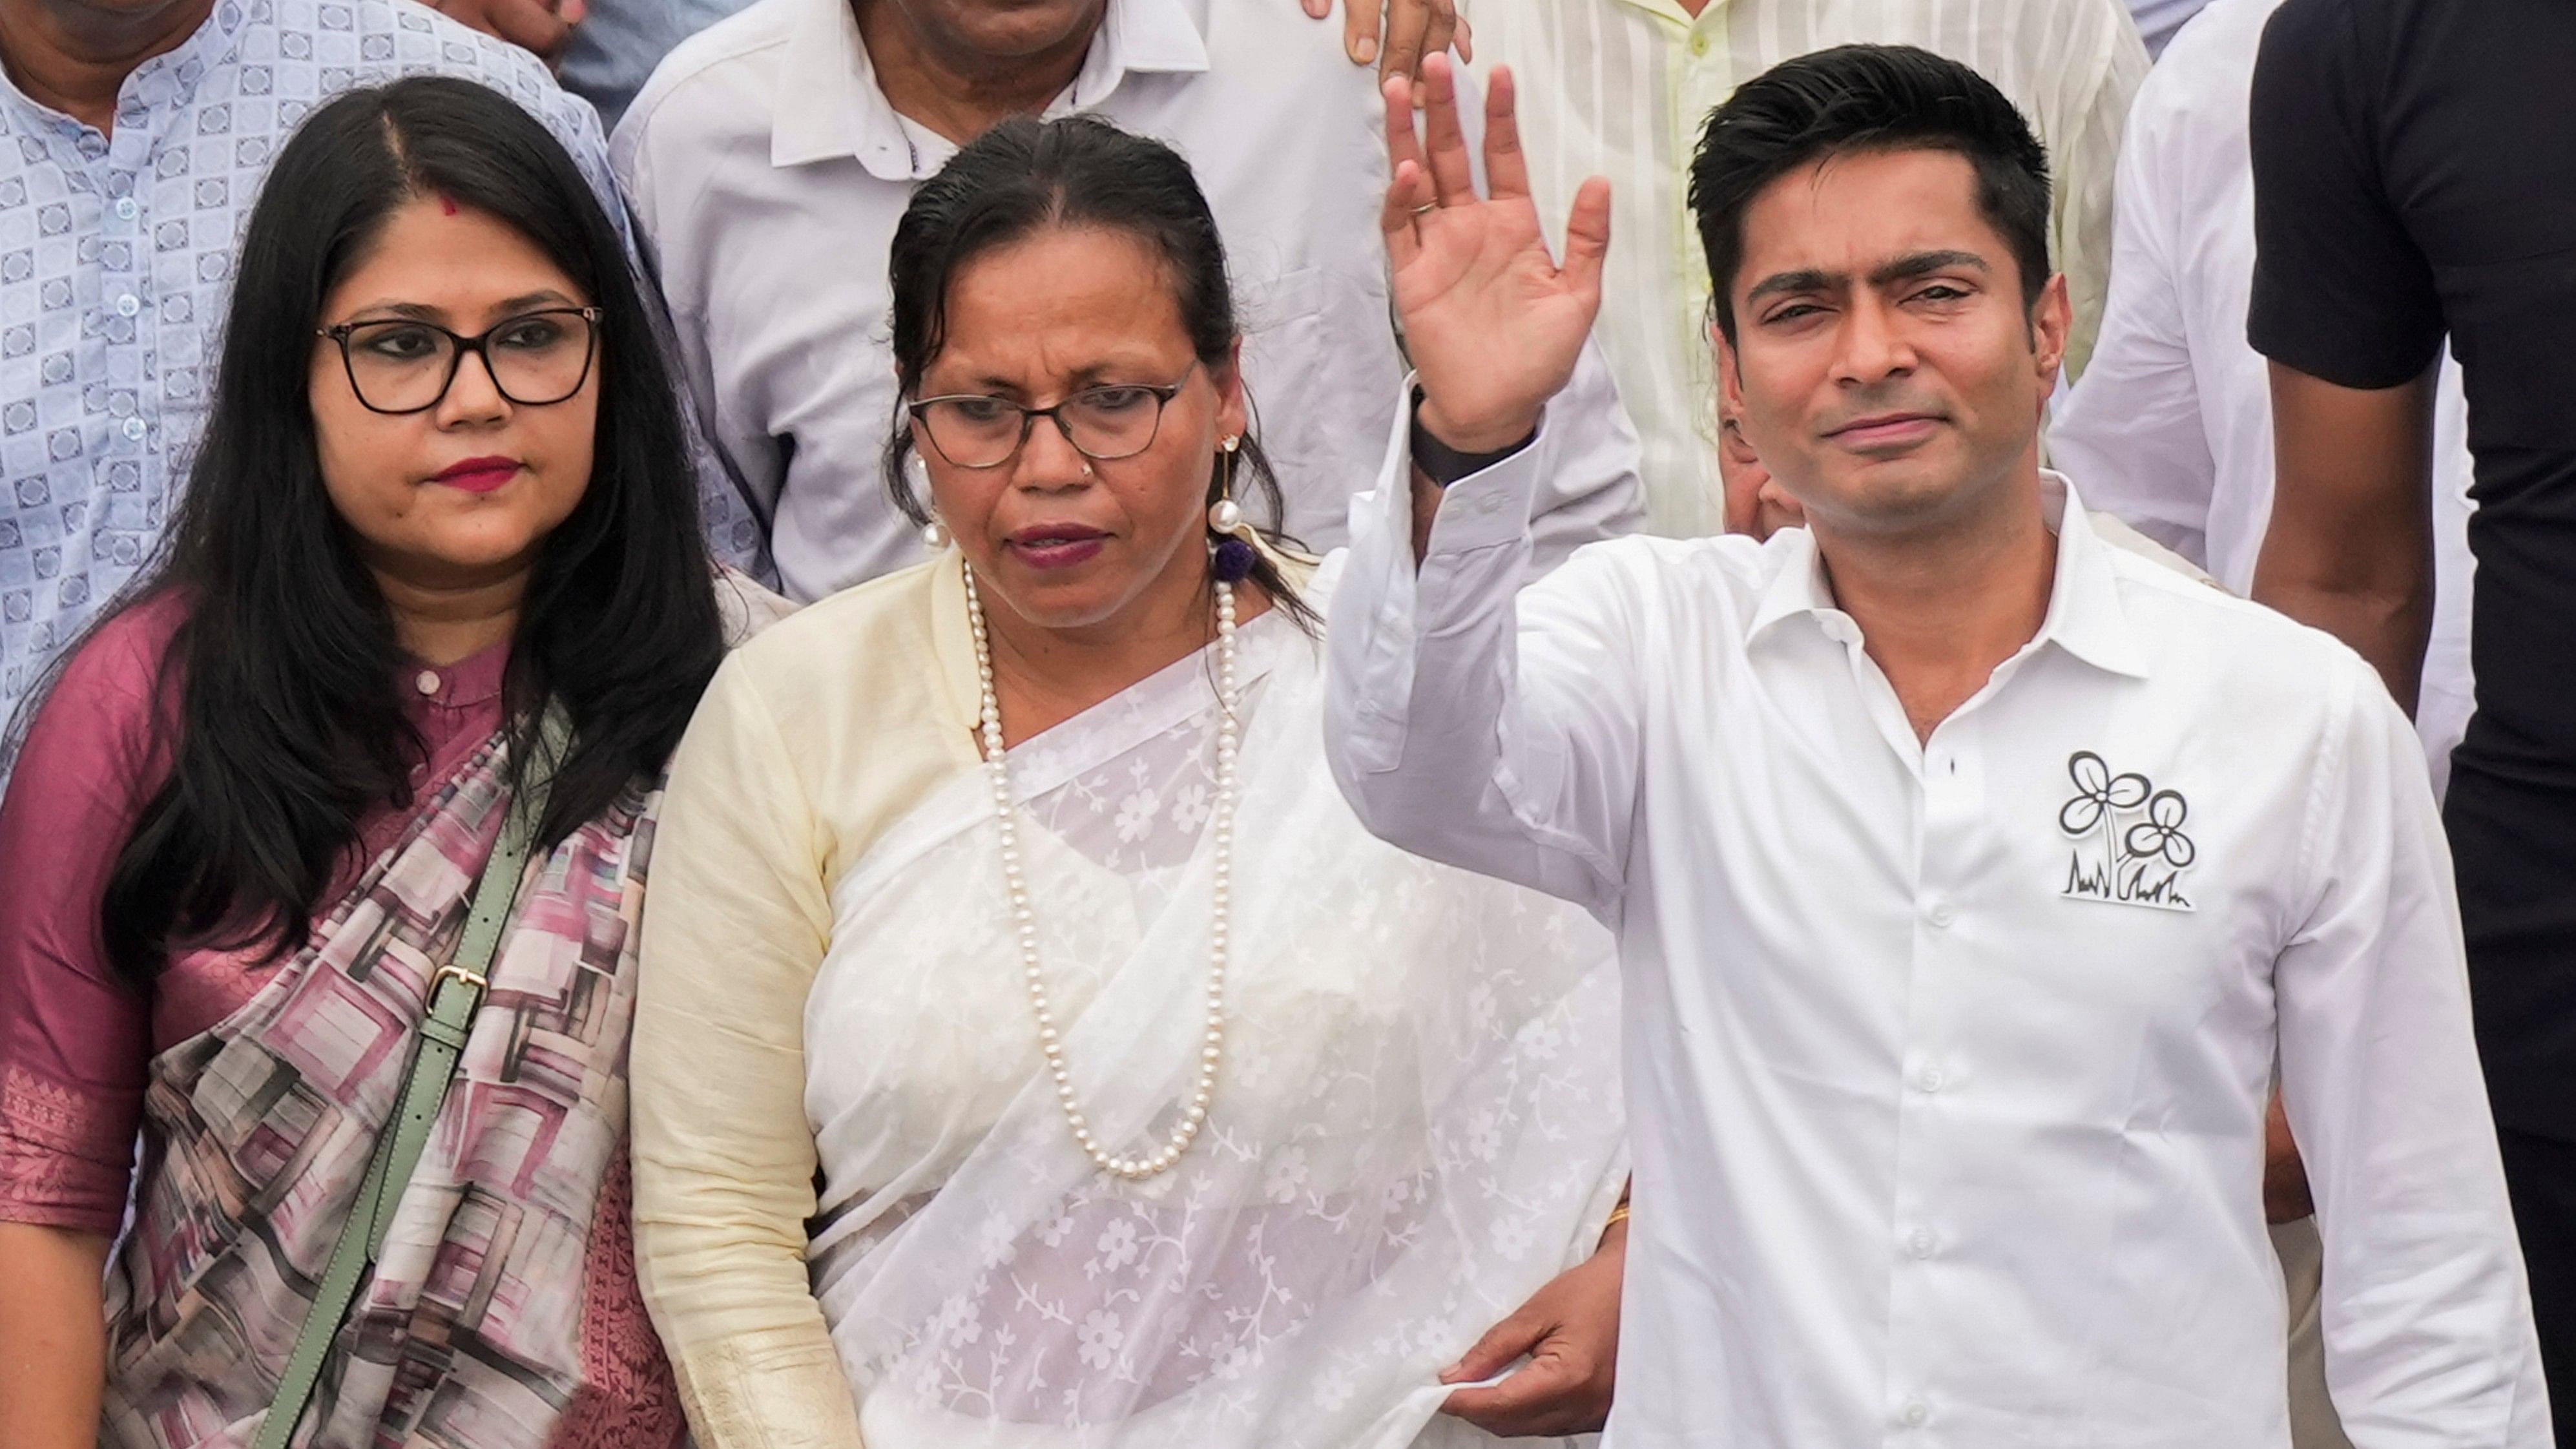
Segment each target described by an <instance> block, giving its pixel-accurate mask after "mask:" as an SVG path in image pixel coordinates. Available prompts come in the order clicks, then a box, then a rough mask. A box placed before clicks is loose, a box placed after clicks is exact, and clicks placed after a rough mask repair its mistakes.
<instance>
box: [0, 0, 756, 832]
mask: <svg viewBox="0 0 2576 1449" xmlns="http://www.w3.org/2000/svg"><path fill="white" fill-rule="evenodd" d="M191 3H194V4H196V5H198V6H200V7H202V8H203V9H204V11H205V19H204V21H203V22H202V23H201V24H199V25H198V26H197V27H196V28H195V30H194V32H193V33H191V34H188V35H186V36H185V38H184V39H182V40H181V41H180V42H179V43H178V45H177V46H176V47H175V48H172V49H169V50H166V51H164V52H162V53H161V54H158V55H155V56H153V57H152V58H151V59H149V60H146V61H144V62H143V63H142V64H141V65H139V66H137V67H135V69H134V70H133V71H132V73H131V74H129V75H128V76H127V77H126V78H125V80H124V83H123V85H122V87H121V88H120V90H119V91H118V95H117V100H116V106H115V111H114V115H113V118H112V120H113V124H112V125H111V126H108V127H101V126H96V125H91V124H86V123H84V122H83V121H82V120H79V119H75V118H74V117H73V116H71V115H68V114H65V113H64V112H63V111H61V110H57V109H54V108H53V107H51V106H48V105H46V104H43V103H41V102H40V101H39V100H37V99H33V98H31V96H30V94H29V91H30V90H35V91H37V92H38V94H42V89H41V85H40V83H39V82H38V81H37V80H36V79H34V78H35V77H39V76H42V75H44V74H46V73H47V71H48V69H49V67H48V66H47V65H46V64H44V62H45V61H46V60H48V59H51V60H52V61H53V65H52V66H51V67H50V69H51V70H52V71H54V72H56V73H59V72H60V71H61V70H62V69H63V68H64V65H63V60H62V58H61V57H59V56H56V57H30V56H21V55H18V54H16V53H15V49H14V48H15V47H19V46H24V45H30V44H41V43H42V41H41V39H40V38H39V37H40V36H41V35H42V34H43V33H44V32H45V31H46V30H47V29H48V28H49V27H46V26H33V27H28V28H27V29H26V30H23V31H21V30H15V29H13V32H12V33H11V34H10V35H9V36H8V37H7V38H5V39H0V52H5V54H0V59H6V60H7V61H8V62H9V64H8V66H7V75H6V76H0V722H5V721H6V720H7V719H8V718H9V716H10V715H11V714H13V713H14V712H15V711H16V709H17V706H18V703H19V701H20V700H21V699H22V698H23V697H24V696H25V695H26V693H27V692H28V691H29V690H30V689H32V688H33V687H34V686H35V685H36V684H37V683H38V682H39V680H40V679H41V678H42V677H43V675H44V672H45V670H46V668H47V666H48V665H49V664H51V662H52V661H53V659H54V658H55V656H56V655H57V654H58V653H59V652H60V651H61V650H63V649H64V648H65V647H66V646H68V645H69V644H70V643H71V642H72V641H73V640H74V639H76V638H77V637H78V636H79V634H80V631H81V629H82V628H83V626H85V625H86V624H87V623H88V622H89V620H90V619H91V617H92V616H93V615H94V614H95V613H96V612H97V611H98V609H99V607H100V605H101V604H103V603H104V602H105V601H106V600H108V599H109V598H111V597H113V596H114V595H115V593H116V591H117V590H118V589H119V588H121V587H122V586H123V585H124V584H125V583H126V582H127V581H128V580H130V579H131V578H133V577H134V575H135V574H136V573H137V572H138V571H139V569H140V568H141V566H142V564H143V562H144V560H145V559H146V557H147V556H148V555H150V553H151V552H152V550H153V548H154V547H155V545H156V544H157V542H158V540H159V538H160V534H161V529H162V526H163V524H164V522H165V520H166V519H167V518H168V517H169V514H170V510H171V505H172V502H173V498H174V495H175V493H176V491H177V489H179V488H180V487H181V486H182V485H183V484H184V483H185V481H186V469H187V461H188V453H189V449H190V447H191V445H192V444H193V442H194V440H195V437H196V433H197V428H198V425H199V422H200V420H201V418H202V417H203V416H204V413H205V408H206V403H207V395H208V391H209V389H211V387H212V386H213V383H214V365H215V360H216V358H217V356H218V344H217V341H216V335H215V334H216V331H217V329H218V328H219V327H220V326H221V324H222V320H223V317H224V313H225V308H226V305H227V302H228V300H229V289H230V284H231V277H232V271H233V246H234V243H235V241H236V239H237V238H238V236H239V233H240V230H241V226H242V223H243V220H244V219H245V218H246V217H247V216H248V215H249V213H250V208H251V203H252V201H253V199H254V198H255V196H256V194H257V191H258V188H259V183H260V180H261V178H262V177H263V176H264V175H265V174H266V171H267V168H268V164H269V159H270V157H272V156H273V155H274V154H275V153H276V151H277V149H278V147H279V146H280V145H281V144H282V143H283V142H284V140H285V138H286V136H287V134H288V133H289V132H291V131H292V130H293V129H294V127H295V124H296V122H297V121H298V120H300V119H301V118H302V117H303V116H304V115H305V114H306V113H307V112H308V111H310V110H312V109H313V107H314V106H315V105H316V104H317V103H318V102H319V101H321V100H322V99H324V98H326V97H328V96H330V95H332V94H335V93H337V92H339V91H341V90H345V89H347V88H349V87H352V86H359V85H371V84H375V83H378V82H382V81H386V80H390V79H392V78H394V77H396V76H398V75H408V74H421V73H437V74H444V75H453V76H459V77H463V78H465V79H468V80H474V81H478V82H481V83H483V84H485V85H489V86H491V87H493V88H494V89H496V90H499V91H501V92H503V93H504V94H507V95H509V96H510V97H511V98H512V99H514V100H516V101H518V102H519V104H521V105H523V106H525V107H526V108H527V109H528V110H529V111H530V112H531V113H532V114H534V115H535V116H536V117H537V118H538V119H539V120H541V121H543V122H544V123H545V125H546V127H547V128H548V129H549V130H551V131H552V132H553V133H554V134H555V136H556V137H557V138H558V139H560V140H561V141H562V142H563V143H564V146H565V147H566V149H568V150H569V151H571V153H572V155H573V158H574V160H575V161H577V162H578V163H579V164H580V166H581V168H582V172H583V174H584V175H585V176H587V177H588V178H589V179H590V181H591V183H592V185H593V186H595V187H597V188H598V190H599V193H600V195H601V196H602V197H603V198H606V199H608V201H609V211H610V214H611V215H612V216H615V217H619V218H621V219H622V217H623V215H624V212H623V209H622V207H621V206H620V205H619V204H618V203H617V201H616V199H615V198H616V189H615V183H614V182H613V181H612V180H611V178H610V175H609V169H608V159H607V149H606V146H605V143H604V142H603V140H602V137H601V134H600V127H599V119H598V117H597V115H596V114H595V113H594V112H593V111H592V109H591V107H590V105H589V104H588V103H587V102H585V101H582V100H580V99H578V98H576V97H573V96H571V95H568V94H566V93H565V92H564V91H562V90H561V89H560V88H558V87H557V86H556V84H555V82H554V79H553V77H551V76H550V75H549V74H548V73H547V71H546V69H545V67H544V66H543V65H542V64H540V63H539V62H538V61H537V60H536V59H535V58H534V57H533V56H531V55H529V54H528V53H527V52H525V51H523V50H520V49H517V48H516V47H514V46H510V45H507V44H504V43H503V42H501V41H498V40H494V39H492V38H490V37H488V36H484V35H478V34H476V33H475V32H473V31H470V30H468V29H466V28H465V27H463V26H461V25H459V24H457V23H455V22H454V21H451V20H449V19H447V18H446V17H444V16H441V15H437V14H434V13H432V12H431V11H429V10H427V9H425V8H422V7H420V6H417V5H414V4H412V3H410V0H211V3H209V0H181V4H182V5H183V6H186V5H189V4H191ZM35 8H38V9H40V10H41V9H60V10H63V11H70V10H73V9H75V8H84V9H87V8H104V7H74V6H72V5H70V4H68V3H63V0H38V5H37V7H35ZM31 62H32V63H31ZM21 78H25V79H24V83H23V84H22V79H21ZM709 478H710V485H711V486H710V488H709V489H708V501H709V504H710V511H711V519H710V530H711V532H712V534H713V535H714V537H715V539H716V541H717V544H718V552H719V553H720V554H723V555H725V556H726V557H727V558H728V560H729V561H745V560H747V559H748V557H749V555H750V554H751V551H752V550H753V548H754V547H755V546H756V544H755V540H756V531H755V527H754V525H753V524H752V522H751V520H750V518H749V516H748V515H747V514H746V513H744V512H742V511H741V510H740V508H739V505H738V504H736V503H734V502H733V500H732V499H731V497H730V495H729V493H728V492H727V490H726V489H725V488H724V486H723V484H722V481H721V475H720V474H717V473H714V472H712V470H710V471H709ZM5 772H6V764H5V761H0V781H5Z"/></svg>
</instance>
